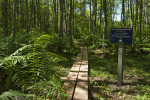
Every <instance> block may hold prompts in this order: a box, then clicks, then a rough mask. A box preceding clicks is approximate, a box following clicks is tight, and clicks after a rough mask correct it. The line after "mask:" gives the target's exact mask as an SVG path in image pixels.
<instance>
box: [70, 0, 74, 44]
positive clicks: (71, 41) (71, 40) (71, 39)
mask: <svg viewBox="0 0 150 100" xmlns="http://www.w3.org/2000/svg"><path fill="white" fill-rule="evenodd" d="M69 39H70V46H73V36H72V0H70V14H69Z"/></svg>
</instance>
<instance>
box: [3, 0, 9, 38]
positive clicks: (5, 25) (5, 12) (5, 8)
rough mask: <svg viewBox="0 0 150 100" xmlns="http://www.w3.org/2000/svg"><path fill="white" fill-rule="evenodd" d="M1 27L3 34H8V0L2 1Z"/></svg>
mask: <svg viewBox="0 0 150 100" xmlns="http://www.w3.org/2000/svg"><path fill="white" fill-rule="evenodd" d="M2 27H3V30H4V35H6V36H7V35H8V0H3V1H2Z"/></svg>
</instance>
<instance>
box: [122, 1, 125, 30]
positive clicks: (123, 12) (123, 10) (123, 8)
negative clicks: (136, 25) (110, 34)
mask: <svg viewBox="0 0 150 100" xmlns="http://www.w3.org/2000/svg"><path fill="white" fill-rule="evenodd" d="M122 25H123V26H122V27H123V28H125V7H124V0H122Z"/></svg>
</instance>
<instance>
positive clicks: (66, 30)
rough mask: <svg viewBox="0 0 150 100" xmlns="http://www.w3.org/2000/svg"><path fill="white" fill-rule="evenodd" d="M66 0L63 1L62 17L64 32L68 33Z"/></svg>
mask: <svg viewBox="0 0 150 100" xmlns="http://www.w3.org/2000/svg"><path fill="white" fill-rule="evenodd" d="M67 10H68V9H67V2H64V14H65V16H64V19H65V34H66V36H67V35H68V21H67Z"/></svg>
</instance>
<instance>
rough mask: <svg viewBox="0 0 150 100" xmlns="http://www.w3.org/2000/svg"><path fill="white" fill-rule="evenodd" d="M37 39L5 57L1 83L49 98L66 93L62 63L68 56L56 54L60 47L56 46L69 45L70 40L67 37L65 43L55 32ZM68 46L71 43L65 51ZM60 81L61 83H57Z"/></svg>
mask: <svg viewBox="0 0 150 100" xmlns="http://www.w3.org/2000/svg"><path fill="white" fill-rule="evenodd" d="M56 38H57V39H58V41H57V39H56ZM33 40H34V41H33V42H32V43H33V44H30V45H23V46H22V47H21V48H19V49H17V50H16V51H15V52H14V53H12V54H10V56H6V57H5V58H3V60H2V61H1V63H0V70H1V72H2V73H1V76H2V77H1V78H0V83H1V84H5V85H4V88H5V90H6V89H10V88H11V89H13V88H15V89H18V90H20V91H24V92H26V93H30V94H33V95H34V97H39V98H49V100H51V98H54V97H57V98H60V97H63V96H66V94H65V91H64V90H62V88H61V81H60V78H59V77H60V76H59V73H58V72H59V71H58V70H59V69H58V68H59V67H58V66H59V64H58V63H59V62H65V61H67V59H66V58H64V57H62V56H61V55H59V54H56V50H57V49H58V48H57V47H56V45H57V44H59V45H61V46H62V45H65V44H66V43H68V42H67V41H68V40H66V38H64V40H65V41H63V42H61V41H62V39H61V40H60V38H58V37H57V35H55V34H52V35H42V36H40V37H38V38H35V39H33ZM62 47H63V46H62ZM66 47H68V45H66V46H64V47H63V48H62V50H63V49H66ZM52 51H55V53H53V52H52ZM56 83H57V85H54V84H56ZM39 84H40V85H39ZM45 88H47V90H45ZM40 91H43V92H40ZM58 94H59V95H58ZM8 96H11V95H9V94H8Z"/></svg>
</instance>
